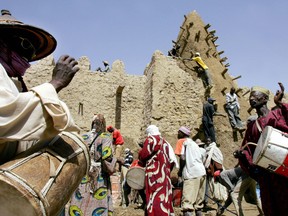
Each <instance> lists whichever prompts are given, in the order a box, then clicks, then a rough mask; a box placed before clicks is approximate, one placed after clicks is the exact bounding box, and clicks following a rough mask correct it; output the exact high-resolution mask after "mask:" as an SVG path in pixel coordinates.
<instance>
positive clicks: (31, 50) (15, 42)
mask: <svg viewBox="0 0 288 216" xmlns="http://www.w3.org/2000/svg"><path fill="white" fill-rule="evenodd" d="M9 44H10V45H11V48H12V49H13V50H14V51H15V52H17V53H18V54H19V55H20V56H22V57H23V58H25V59H26V60H27V61H30V60H31V59H32V58H33V57H35V55H36V49H35V47H34V46H33V44H32V43H31V42H30V41H29V40H28V39H27V38H23V37H19V36H14V37H13V39H12V40H11V41H10V43H9Z"/></svg>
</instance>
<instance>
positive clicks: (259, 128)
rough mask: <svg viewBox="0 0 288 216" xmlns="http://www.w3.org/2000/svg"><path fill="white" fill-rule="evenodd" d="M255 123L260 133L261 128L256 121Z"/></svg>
mask: <svg viewBox="0 0 288 216" xmlns="http://www.w3.org/2000/svg"><path fill="white" fill-rule="evenodd" d="M255 123H256V127H257V129H258V130H259V132H260V133H262V128H261V126H260V124H259V122H258V120H257V119H256V121H255Z"/></svg>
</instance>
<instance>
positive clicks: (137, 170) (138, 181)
mask: <svg viewBox="0 0 288 216" xmlns="http://www.w3.org/2000/svg"><path fill="white" fill-rule="evenodd" d="M126 181H127V184H128V185H129V186H130V187H131V188H132V189H135V190H142V189H144V187H145V169H144V168H143V167H139V166H135V167H131V168H130V169H129V170H128V171H127V174H126Z"/></svg>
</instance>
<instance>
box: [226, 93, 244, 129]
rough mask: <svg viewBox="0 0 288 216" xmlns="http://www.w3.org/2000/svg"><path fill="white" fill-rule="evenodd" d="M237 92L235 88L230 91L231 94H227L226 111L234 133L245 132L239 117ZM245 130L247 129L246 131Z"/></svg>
mask: <svg viewBox="0 0 288 216" xmlns="http://www.w3.org/2000/svg"><path fill="white" fill-rule="evenodd" d="M235 92H236V90H235V88H234V87H232V88H231V89H230V92H228V93H227V94H226V104H225V109H226V112H227V114H228V117H229V122H230V125H231V127H232V129H233V131H237V130H238V131H243V128H242V127H243V125H242V121H241V118H240V116H239V109H240V104H239V102H238V97H237V94H236V93H235ZM244 130H245V129H244Z"/></svg>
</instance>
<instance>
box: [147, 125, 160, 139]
mask: <svg viewBox="0 0 288 216" xmlns="http://www.w3.org/2000/svg"><path fill="white" fill-rule="evenodd" d="M146 134H147V135H148V136H154V135H161V133H160V132H159V128H158V127H157V126H156V125H149V126H148V127H147V129H146Z"/></svg>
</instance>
